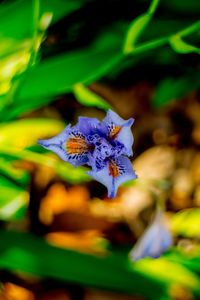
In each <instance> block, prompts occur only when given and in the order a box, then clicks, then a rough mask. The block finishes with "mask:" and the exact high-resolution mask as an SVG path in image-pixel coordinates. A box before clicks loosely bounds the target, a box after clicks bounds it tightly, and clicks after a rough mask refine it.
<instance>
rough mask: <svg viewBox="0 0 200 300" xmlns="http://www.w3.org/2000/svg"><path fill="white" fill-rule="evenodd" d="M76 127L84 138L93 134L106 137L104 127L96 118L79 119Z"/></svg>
mask: <svg viewBox="0 0 200 300" xmlns="http://www.w3.org/2000/svg"><path fill="white" fill-rule="evenodd" d="M76 127H77V129H78V130H79V131H80V132H82V133H83V134H84V135H85V136H88V135H90V136H92V135H94V134H98V135H101V136H104V135H105V136H106V133H107V128H106V126H105V125H104V124H102V123H101V122H100V121H99V120H98V119H96V118H87V117H79V118H78V123H77V125H76Z"/></svg>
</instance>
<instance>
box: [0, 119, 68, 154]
mask: <svg viewBox="0 0 200 300" xmlns="http://www.w3.org/2000/svg"><path fill="white" fill-rule="evenodd" d="M63 129H64V124H63V122H61V121H59V120H55V119H22V120H17V121H13V122H9V123H4V124H1V125H0V141H1V143H2V144H5V145H7V146H10V147H14V148H15V147H17V148H19V149H21V148H25V147H29V146H31V145H34V144H36V143H37V141H38V139H39V138H40V139H41V138H45V137H52V136H54V135H56V134H58V133H59V132H60V131H62V130H63Z"/></svg>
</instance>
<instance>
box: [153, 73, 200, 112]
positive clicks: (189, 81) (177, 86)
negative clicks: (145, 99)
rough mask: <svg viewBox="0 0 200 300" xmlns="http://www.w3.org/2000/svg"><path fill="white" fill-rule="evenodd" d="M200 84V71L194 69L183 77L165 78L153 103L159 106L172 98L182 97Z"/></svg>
mask: <svg viewBox="0 0 200 300" xmlns="http://www.w3.org/2000/svg"><path fill="white" fill-rule="evenodd" d="M199 86H200V78H199V72H197V71H193V72H192V73H189V74H187V75H186V76H184V77H182V78H165V79H163V80H162V81H161V82H160V83H159V85H158V87H157V89H156V93H155V95H154V97H153V105H154V106H156V107H159V106H161V105H164V104H167V103H168V102H170V101H172V100H177V99H180V98H181V97H183V96H185V95H187V94H188V93H189V92H191V91H192V90H194V89H196V88H198V87H199Z"/></svg>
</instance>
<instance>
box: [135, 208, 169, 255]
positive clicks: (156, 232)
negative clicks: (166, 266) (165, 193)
mask: <svg viewBox="0 0 200 300" xmlns="http://www.w3.org/2000/svg"><path fill="white" fill-rule="evenodd" d="M163 219H164V216H163V213H162V212H161V211H158V212H157V214H156V216H155V219H154V220H153V222H152V224H151V225H150V226H149V228H147V230H146V232H145V233H144V235H143V236H142V237H141V239H140V240H139V241H138V242H137V243H136V245H135V246H134V248H133V249H132V250H131V252H130V258H131V260H133V261H137V260H139V259H141V258H144V257H153V258H158V257H159V256H161V254H162V253H163V252H165V251H166V250H167V249H168V248H170V247H171V246H172V244H173V240H172V236H171V233H170V232H169V230H168V229H167V227H166V226H165V223H164V220H163Z"/></svg>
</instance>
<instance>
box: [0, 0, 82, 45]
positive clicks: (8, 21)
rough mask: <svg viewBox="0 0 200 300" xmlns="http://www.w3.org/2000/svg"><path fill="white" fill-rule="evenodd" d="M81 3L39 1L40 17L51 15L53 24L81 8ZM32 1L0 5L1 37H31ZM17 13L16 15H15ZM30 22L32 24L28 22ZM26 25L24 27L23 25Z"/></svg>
mask: <svg viewBox="0 0 200 300" xmlns="http://www.w3.org/2000/svg"><path fill="white" fill-rule="evenodd" d="M81 2H82V1H78V0H76V1H73V0H68V1H62V0H42V1H40V17H42V15H43V14H44V13H47V12H48V13H53V19H52V22H53V23H55V22H56V21H58V20H59V19H60V18H62V17H63V16H65V15H67V14H70V13H72V12H73V11H75V10H76V9H79V8H80V7H81V4H82V3H81ZM33 8H34V1H33V0H29V1H26V0H18V1H15V2H13V3H9V2H8V3H7V2H5V3H3V4H1V5H0V20H1V22H0V32H1V37H10V38H13V39H24V38H27V37H32V33H33V30H34V28H33V26H34V22H33ZM16 12H17V13H16ZM30 20H32V22H31V21H30ZM24 24H26V26H25V25H24Z"/></svg>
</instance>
